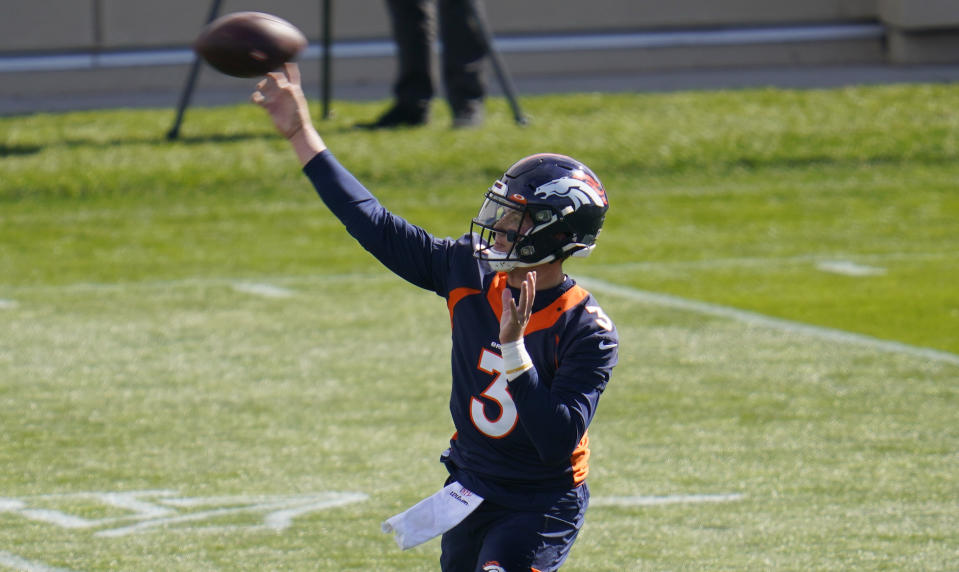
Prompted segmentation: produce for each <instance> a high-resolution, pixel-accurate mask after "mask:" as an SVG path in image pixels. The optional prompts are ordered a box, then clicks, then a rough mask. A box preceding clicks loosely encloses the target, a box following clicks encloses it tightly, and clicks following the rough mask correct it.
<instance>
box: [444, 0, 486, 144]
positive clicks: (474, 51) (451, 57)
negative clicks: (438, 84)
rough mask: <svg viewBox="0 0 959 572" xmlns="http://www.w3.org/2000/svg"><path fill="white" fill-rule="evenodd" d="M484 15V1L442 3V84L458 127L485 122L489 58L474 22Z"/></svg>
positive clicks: (465, 0) (460, 0)
mask: <svg viewBox="0 0 959 572" xmlns="http://www.w3.org/2000/svg"><path fill="white" fill-rule="evenodd" d="M471 2H472V3H473V4H474V6H475V12H474V7H471V6H470V3H471ZM484 14H485V12H484V6H483V2H482V0H439V28H440V41H441V42H442V44H443V53H442V59H441V61H442V72H443V84H444V87H445V89H446V98H447V100H448V101H449V104H450V107H451V109H452V112H453V125H454V126H457V127H470V126H475V125H479V124H480V123H482V121H483V98H484V96H485V94H486V80H485V66H486V57H487V55H488V54H487V50H486V42H485V40H484V38H483V33H482V29H481V28H480V27H479V25H478V24H477V22H476V20H475V18H476V17H479V18H483V17H485V16H484Z"/></svg>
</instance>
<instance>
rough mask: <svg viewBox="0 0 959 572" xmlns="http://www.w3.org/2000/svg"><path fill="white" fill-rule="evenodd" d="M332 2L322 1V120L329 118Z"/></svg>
mask: <svg viewBox="0 0 959 572" xmlns="http://www.w3.org/2000/svg"><path fill="white" fill-rule="evenodd" d="M332 4H333V2H332V0H323V22H322V25H321V28H322V30H323V58H322V62H323V65H322V69H321V71H320V77H321V80H320V81H321V83H322V84H323V85H322V94H321V99H322V100H323V119H329V118H330V92H331V89H332V87H331V84H332V79H331V76H332V70H331V67H332V66H331V61H332V57H333V54H332V51H333V50H332V49H331V46H332V43H333V40H332V36H333V34H332V32H331V30H332V28H333V6H332Z"/></svg>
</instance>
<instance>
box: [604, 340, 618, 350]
mask: <svg viewBox="0 0 959 572" xmlns="http://www.w3.org/2000/svg"><path fill="white" fill-rule="evenodd" d="M618 345H619V344H614V343H613V342H607V341H602V342H599V349H601V350H609V349H613V348H615V347H616V346H618Z"/></svg>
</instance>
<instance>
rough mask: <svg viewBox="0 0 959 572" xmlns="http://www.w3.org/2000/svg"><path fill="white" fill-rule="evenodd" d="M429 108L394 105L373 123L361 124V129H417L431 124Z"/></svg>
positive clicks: (424, 106)
mask: <svg viewBox="0 0 959 572" xmlns="http://www.w3.org/2000/svg"><path fill="white" fill-rule="evenodd" d="M429 120H430V117H429V107H428V106H426V105H423V106H401V105H393V107H391V108H389V109H388V110H386V113H384V114H383V115H381V116H380V117H379V119H377V120H376V121H374V122H373V123H360V124H358V125H357V127H359V128H361V129H394V128H397V127H417V126H419V125H426V124H427V123H429Z"/></svg>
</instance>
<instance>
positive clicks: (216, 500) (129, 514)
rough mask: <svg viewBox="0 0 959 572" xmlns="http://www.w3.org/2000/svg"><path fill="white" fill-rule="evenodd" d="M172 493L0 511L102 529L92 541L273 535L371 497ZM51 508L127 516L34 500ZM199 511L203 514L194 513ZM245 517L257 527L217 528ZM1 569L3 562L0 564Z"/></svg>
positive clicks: (1, 506) (2, 501) (19, 504)
mask: <svg viewBox="0 0 959 572" xmlns="http://www.w3.org/2000/svg"><path fill="white" fill-rule="evenodd" d="M175 495H176V492H175V491H171V490H147V491H128V492H82V493H67V494H51V495H37V496H28V497H23V498H19V499H12V498H0V512H7V513H11V514H15V515H18V516H21V517H23V518H27V519H29V520H33V521H37V522H44V523H47V524H52V525H54V526H59V527H60V528H66V529H99V530H97V531H96V532H95V533H94V536H100V537H119V536H126V535H129V534H134V533H139V532H144V531H150V530H154V529H157V528H162V527H166V526H173V525H183V524H194V526H192V527H191V526H187V527H178V529H179V530H190V531H194V532H202V531H212V530H238V529H244V530H271V531H274V532H281V531H283V530H285V529H287V528H289V527H290V526H292V525H293V520H294V519H295V518H297V517H299V516H303V515H307V514H311V513H314V512H319V511H322V510H327V509H332V508H337V507H342V506H346V505H349V504H353V503H358V502H363V501H365V500H367V499H368V498H369V497H368V496H367V495H366V494H364V493H359V492H335V491H329V492H318V493H310V494H296V495H266V496H264V495H243V496H236V495H234V496H213V497H180V496H175ZM37 500H40V501H45V502H46V503H47V504H49V503H51V502H53V503H56V502H57V501H61V502H62V503H63V504H65V505H67V506H69V505H70V504H71V503H73V502H76V501H78V500H84V501H91V502H94V503H98V504H100V505H104V506H108V507H113V508H116V509H121V510H123V511H125V512H126V513H125V514H121V515H119V516H110V517H103V518H84V517H81V516H77V515H73V514H70V513H68V512H65V511H66V510H69V508H65V509H64V510H58V509H57V508H34V507H31V504H32V503H34V502H35V501H37ZM190 509H201V510H190ZM236 514H245V515H249V516H248V519H249V518H252V520H253V522H251V523H248V524H245V525H234V526H229V527H225V528H224V527H220V526H216V525H215V524H214V523H213V522H211V521H215V520H216V519H218V518H220V517H224V516H229V515H236ZM0 564H2V561H0Z"/></svg>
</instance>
